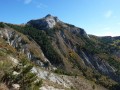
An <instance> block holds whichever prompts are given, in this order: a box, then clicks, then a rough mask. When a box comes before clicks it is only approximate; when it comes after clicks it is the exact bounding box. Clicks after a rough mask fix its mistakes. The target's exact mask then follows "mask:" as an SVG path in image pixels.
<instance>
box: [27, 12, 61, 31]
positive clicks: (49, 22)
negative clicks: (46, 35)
mask: <svg viewBox="0 0 120 90" xmlns="http://www.w3.org/2000/svg"><path fill="white" fill-rule="evenodd" d="M58 22H60V20H59V19H58V18H57V17H54V16H51V15H50V14H48V15H47V16H45V17H44V18H42V19H37V20H30V21H29V22H28V23H27V24H28V25H31V26H33V27H38V28H39V29H41V30H46V29H51V28H53V27H54V26H55V25H56V23H58Z"/></svg>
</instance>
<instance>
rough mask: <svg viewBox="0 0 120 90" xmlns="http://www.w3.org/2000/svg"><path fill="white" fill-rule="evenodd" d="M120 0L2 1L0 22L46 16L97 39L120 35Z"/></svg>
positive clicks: (18, 21)
mask: <svg viewBox="0 0 120 90" xmlns="http://www.w3.org/2000/svg"><path fill="white" fill-rule="evenodd" d="M119 8H120V0H1V1H0V11H1V13H0V21H3V22H9V23H14V24H21V23H26V22H27V21H29V20H31V19H37V18H42V17H44V16H46V15H47V14H52V15H54V16H57V17H58V18H59V19H60V20H62V21H64V22H67V23H70V24H74V25H76V26H78V27H81V28H84V29H85V31H86V32H87V33H88V34H93V35H97V36H105V35H107V36H109V35H111V36H120V10H119Z"/></svg>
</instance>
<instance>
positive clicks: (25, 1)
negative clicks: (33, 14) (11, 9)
mask: <svg viewBox="0 0 120 90" xmlns="http://www.w3.org/2000/svg"><path fill="white" fill-rule="evenodd" d="M31 2H32V0H24V3H25V4H29V3H31Z"/></svg>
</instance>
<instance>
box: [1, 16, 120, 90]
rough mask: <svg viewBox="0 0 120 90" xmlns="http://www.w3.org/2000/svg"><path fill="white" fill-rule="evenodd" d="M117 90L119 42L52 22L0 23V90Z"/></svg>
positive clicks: (48, 19)
mask: <svg viewBox="0 0 120 90" xmlns="http://www.w3.org/2000/svg"><path fill="white" fill-rule="evenodd" d="M1 88H4V89H2V90H120V37H119V36H118V37H111V36H105V37H98V36H95V35H89V34H87V33H86V31H85V30H84V29H83V28H80V27H76V26H74V25H72V24H69V23H65V22H63V21H61V20H60V19H58V18H57V17H55V16H52V15H50V14H48V15H47V16H45V17H43V18H41V19H36V20H30V21H28V22H27V23H26V24H25V25H15V24H10V23H5V22H1V23H0V89H1Z"/></svg>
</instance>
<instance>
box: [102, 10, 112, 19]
mask: <svg viewBox="0 0 120 90" xmlns="http://www.w3.org/2000/svg"><path fill="white" fill-rule="evenodd" d="M112 15H113V12H112V11H111V10H108V11H107V12H106V13H105V15H104V16H105V17H106V18H110V17H111V16H112Z"/></svg>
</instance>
